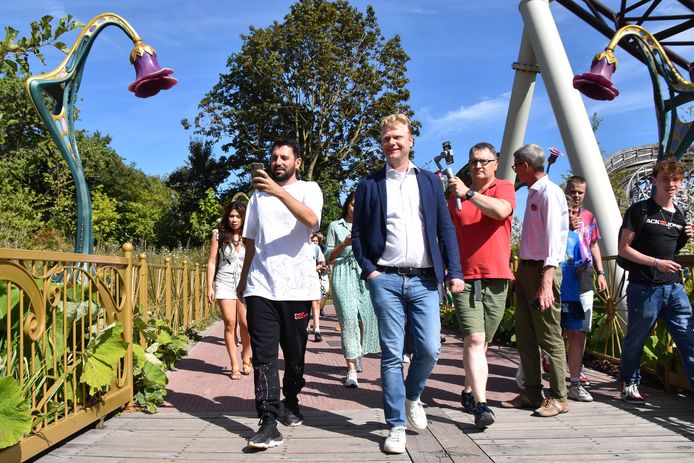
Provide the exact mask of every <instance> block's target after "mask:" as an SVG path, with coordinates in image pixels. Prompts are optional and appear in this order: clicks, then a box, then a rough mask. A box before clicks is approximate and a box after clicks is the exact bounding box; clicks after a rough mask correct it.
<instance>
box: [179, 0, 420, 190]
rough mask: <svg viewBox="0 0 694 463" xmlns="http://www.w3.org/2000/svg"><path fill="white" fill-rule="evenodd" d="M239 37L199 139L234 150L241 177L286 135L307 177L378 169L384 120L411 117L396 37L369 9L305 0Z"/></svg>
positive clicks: (200, 119)
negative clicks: (390, 116) (239, 45)
mask: <svg viewBox="0 0 694 463" xmlns="http://www.w3.org/2000/svg"><path fill="white" fill-rule="evenodd" d="M242 38H243V45H242V48H241V51H239V52H238V53H234V54H232V55H230V57H229V59H228V62H227V66H228V72H226V73H225V74H222V75H221V76H220V79H219V81H218V83H217V84H216V85H215V86H214V87H213V89H212V90H211V91H210V92H209V93H207V95H206V96H205V97H204V98H203V100H202V101H201V102H200V105H199V108H200V113H199V114H198V116H197V117H196V119H195V124H196V127H197V131H198V133H200V134H203V135H204V136H207V137H210V139H212V140H214V141H215V142H216V141H222V142H223V145H222V149H223V150H224V151H225V152H228V151H230V150H233V152H234V156H233V157H231V158H230V159H229V167H230V168H231V169H243V170H241V172H240V174H241V180H243V181H247V180H248V175H247V171H246V170H245V168H246V167H247V166H248V165H249V164H250V163H251V162H254V161H260V162H263V161H266V160H267V158H268V152H269V147H270V144H271V143H272V141H273V140H275V139H276V138H277V137H280V136H290V137H292V138H294V139H296V140H297V141H298V142H299V144H300V146H301V148H302V156H303V161H304V163H303V169H302V170H303V173H302V175H303V177H304V178H305V179H308V180H316V181H320V180H325V179H328V178H332V179H336V180H337V181H338V182H339V183H340V184H344V182H345V181H346V180H354V179H357V178H360V177H362V176H363V175H364V174H366V173H367V172H370V171H371V170H373V169H374V168H376V167H377V166H380V165H382V164H381V163H382V161H381V157H380V156H379V155H378V154H377V153H378V147H379V141H378V135H379V132H378V121H379V119H380V118H381V117H382V116H384V115H386V114H390V113H392V112H395V111H398V112H403V113H406V114H409V115H411V114H412V111H411V110H410V108H409V105H407V104H406V101H407V100H408V99H409V91H408V90H407V89H406V88H405V86H406V84H407V83H408V79H407V77H405V71H406V66H405V65H406V63H407V61H409V57H408V56H407V54H406V53H405V52H404V51H403V49H402V47H401V44H400V38H399V37H398V36H395V37H393V38H390V39H388V40H386V39H385V38H384V37H383V35H382V34H381V31H380V28H379V27H378V23H377V20H376V16H375V13H374V10H373V8H372V7H370V6H369V7H367V8H366V12H365V13H361V12H360V11H359V10H357V9H356V8H354V7H352V6H351V5H350V4H349V2H347V1H345V0H337V1H334V2H329V1H325V0H300V1H299V2H297V3H295V4H294V5H292V7H291V9H290V12H289V13H288V14H287V16H285V18H284V22H282V23H278V22H274V23H273V24H271V25H270V26H268V27H267V28H265V29H259V28H255V27H251V28H250V32H249V34H247V35H243V36H242ZM183 123H184V126H185V125H186V124H187V121H183ZM417 126H418V124H416V127H417ZM236 186H238V187H241V188H243V187H245V186H247V183H242V181H238V183H237V184H236Z"/></svg>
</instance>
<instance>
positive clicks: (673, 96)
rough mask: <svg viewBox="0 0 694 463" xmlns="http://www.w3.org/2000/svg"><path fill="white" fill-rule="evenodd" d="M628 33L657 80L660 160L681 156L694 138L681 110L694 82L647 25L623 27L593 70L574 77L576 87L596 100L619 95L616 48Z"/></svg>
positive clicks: (693, 92)
mask: <svg viewBox="0 0 694 463" xmlns="http://www.w3.org/2000/svg"><path fill="white" fill-rule="evenodd" d="M624 37H633V38H635V39H636V43H637V44H638V45H639V47H638V48H639V50H640V51H641V54H642V55H643V57H644V59H645V61H646V63H647V66H648V71H649V73H650V75H651V81H652V82H653V99H654V101H655V110H656V117H657V119H658V136H659V139H660V141H659V147H658V160H663V159H666V158H674V159H681V158H682V156H683V155H684V153H685V152H686V151H687V149H688V148H689V147H690V146H691V144H692V141H694V123H693V122H692V121H690V122H683V121H682V120H681V119H680V118H679V116H678V114H677V110H678V108H680V107H681V106H682V105H684V104H687V103H689V102H690V101H692V100H694V83H692V82H690V81H688V80H686V79H685V78H684V77H682V75H681V74H680V73H679V72H677V69H676V68H675V66H674V65H673V64H672V62H671V61H670V59H669V58H668V57H667V54H666V53H665V50H663V47H662V46H661V45H660V44H659V43H658V41H657V40H656V39H655V37H653V35H651V33H650V32H648V31H647V30H646V29H644V28H643V27H640V26H637V25H634V24H631V25H628V26H624V27H622V28H621V29H619V30H618V31H617V32H616V33H615V35H614V37H612V40H610V43H609V44H608V45H607V47H605V51H603V52H600V53H598V54H597V55H595V58H594V59H593V63H592V65H591V67H590V71H589V72H587V73H585V74H580V75H577V76H575V77H574V81H573V83H574V87H575V88H576V89H577V90H578V91H580V92H581V93H583V94H584V95H586V96H587V97H589V98H593V99H595V100H612V99H614V98H615V97H616V96H617V95H619V91H618V90H617V89H616V88H615V87H614V86H613V85H612V81H611V78H612V74H613V73H614V71H615V70H616V69H617V58H616V57H615V56H614V50H615V48H617V45H618V44H619V42H620V41H621V40H622V39H623V38H624ZM659 76H662V77H663V78H664V80H665V82H666V84H667V90H668V94H669V95H668V96H669V98H667V99H665V98H664V97H663V93H664V92H663V91H662V90H661V88H660V78H659ZM690 78H691V77H690Z"/></svg>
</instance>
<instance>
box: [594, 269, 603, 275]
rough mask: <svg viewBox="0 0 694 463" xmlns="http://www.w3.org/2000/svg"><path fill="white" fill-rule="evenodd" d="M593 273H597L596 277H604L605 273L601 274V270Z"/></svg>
mask: <svg viewBox="0 0 694 463" xmlns="http://www.w3.org/2000/svg"><path fill="white" fill-rule="evenodd" d="M595 273H597V274H598V276H600V275H602V276H605V272H603V271H602V270H598V271H597V272H595Z"/></svg>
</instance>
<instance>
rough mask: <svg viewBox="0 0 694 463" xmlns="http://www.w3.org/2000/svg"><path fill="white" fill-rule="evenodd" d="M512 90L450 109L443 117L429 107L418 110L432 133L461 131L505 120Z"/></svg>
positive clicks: (427, 128)
mask: <svg viewBox="0 0 694 463" xmlns="http://www.w3.org/2000/svg"><path fill="white" fill-rule="evenodd" d="M510 96H511V92H505V93H502V94H501V95H499V96H497V97H496V98H489V99H486V98H485V99H483V100H481V101H479V102H477V103H474V104H472V105H470V106H461V107H460V108H458V109H456V110H454V111H449V112H447V113H446V114H444V115H443V116H441V117H436V116H432V115H431V112H430V111H429V109H428V108H423V109H421V110H420V111H418V114H419V115H421V120H422V123H423V125H424V127H425V128H426V132H427V133H430V134H431V135H441V134H444V133H455V132H461V131H462V130H463V129H464V128H465V129H467V128H470V127H479V126H482V125H485V124H488V123H490V122H492V121H493V122H495V123H498V121H499V120H503V118H504V117H505V115H506V111H507V110H508V102H509V98H510Z"/></svg>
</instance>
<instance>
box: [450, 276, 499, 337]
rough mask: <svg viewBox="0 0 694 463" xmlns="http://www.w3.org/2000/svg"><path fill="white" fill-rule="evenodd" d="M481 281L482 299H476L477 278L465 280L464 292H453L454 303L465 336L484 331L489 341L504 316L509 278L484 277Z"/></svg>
mask: <svg viewBox="0 0 694 463" xmlns="http://www.w3.org/2000/svg"><path fill="white" fill-rule="evenodd" d="M479 281H480V283H481V285H482V300H481V301H476V300H475V290H474V288H475V285H474V282H475V280H465V289H464V290H463V292H461V293H455V294H453V305H454V306H455V315H456V318H457V319H458V326H459V327H460V332H461V333H462V334H463V336H467V335H470V334H473V333H484V335H485V340H486V342H488V343H489V342H491V341H492V339H493V338H494V335H495V334H496V330H497V329H498V328H499V324H500V323H501V319H502V318H504V311H505V310H506V293H507V292H508V283H509V280H505V279H500V278H483V279H481V280H479Z"/></svg>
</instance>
